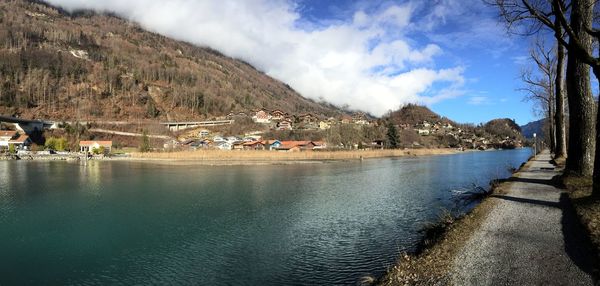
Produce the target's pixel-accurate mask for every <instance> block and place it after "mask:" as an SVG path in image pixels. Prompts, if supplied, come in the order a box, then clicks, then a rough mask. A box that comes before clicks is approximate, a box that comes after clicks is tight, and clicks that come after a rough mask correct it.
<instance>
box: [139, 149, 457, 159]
mask: <svg viewBox="0 0 600 286" xmlns="http://www.w3.org/2000/svg"><path fill="white" fill-rule="evenodd" d="M456 152H457V151H456V150H454V149H414V150H412V149H411V150H355V151H304V152H279V151H241V150H239V151H238V150H233V151H222V150H198V151H181V152H160V153H132V154H131V157H132V158H134V159H149V160H175V161H190V160H191V161H197V160H206V161H261V162H268V161H295V160H297V161H306V160H357V159H361V158H362V159H368V158H383V157H402V156H423V155H444V154H454V153H456Z"/></svg>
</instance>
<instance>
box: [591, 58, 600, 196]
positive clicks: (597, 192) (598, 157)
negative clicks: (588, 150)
mask: <svg viewBox="0 0 600 286" xmlns="http://www.w3.org/2000/svg"><path fill="white" fill-rule="evenodd" d="M592 70H593V71H594V75H595V76H596V79H600V66H594V67H593V68H592ZM598 128H600V112H596V137H595V139H596V142H598V140H600V138H599V136H600V130H598ZM594 158H595V159H594V176H593V182H594V187H593V191H592V195H594V196H600V148H597V149H596V154H595V156H594Z"/></svg>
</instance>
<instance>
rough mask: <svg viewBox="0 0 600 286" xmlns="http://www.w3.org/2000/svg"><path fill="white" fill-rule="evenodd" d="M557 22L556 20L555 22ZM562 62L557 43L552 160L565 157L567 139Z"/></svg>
mask: <svg viewBox="0 0 600 286" xmlns="http://www.w3.org/2000/svg"><path fill="white" fill-rule="evenodd" d="M557 21H558V20H557ZM558 27H559V28H558V31H557V37H562V29H561V28H560V24H559V25H558ZM564 62H565V49H564V48H563V46H562V45H561V44H560V43H558V47H557V49H556V79H555V80H554V87H555V88H556V91H555V92H554V102H555V103H556V110H555V111H554V125H555V126H556V128H555V131H556V146H554V147H555V148H554V150H553V151H554V158H562V157H565V156H566V155H567V138H566V136H565V135H566V134H565V133H566V129H565V97H564V85H563V78H564V74H565V71H564Z"/></svg>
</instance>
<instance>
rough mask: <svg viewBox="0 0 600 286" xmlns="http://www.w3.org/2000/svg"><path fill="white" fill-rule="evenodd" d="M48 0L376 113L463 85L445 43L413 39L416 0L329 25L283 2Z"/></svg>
mask: <svg viewBox="0 0 600 286" xmlns="http://www.w3.org/2000/svg"><path fill="white" fill-rule="evenodd" d="M47 2H48V3H50V4H53V5H57V6H60V7H62V8H65V9H67V10H71V11H73V10H79V9H91V10H96V11H103V12H112V13H115V14H117V15H119V16H121V17H124V18H126V19H129V20H132V21H135V22H137V23H139V24H140V25H141V26H142V27H144V28H146V29H148V30H151V31H154V32H157V33H160V34H163V35H166V36H169V37H172V38H175V39H178V40H184V41H187V42H190V43H194V44H197V45H201V46H208V47H211V48H213V49H216V50H218V51H220V52H222V53H224V54H226V55H228V56H231V57H235V58H239V59H242V60H244V61H247V62H249V63H251V64H252V65H254V66H256V67H257V68H259V69H260V70H262V71H264V72H265V73H267V74H268V75H270V76H272V77H275V78H277V79H279V80H282V81H284V82H286V83H288V84H289V85H290V86H292V87H293V88H294V89H296V90H297V91H299V92H300V93H301V94H302V95H304V96H306V97H309V98H313V99H315V100H326V101H328V102H331V103H334V104H336V105H339V106H343V105H346V106H348V107H350V108H351V109H360V110H365V111H368V112H371V113H372V114H374V115H382V114H383V113H385V112H386V111H388V110H390V109H396V108H397V107H398V106H399V105H401V104H404V103H409V102H420V103H427V104H432V103H435V102H438V101H440V100H443V99H446V98H452V97H456V96H459V95H461V94H462V93H463V91H462V88H463V85H464V82H465V79H464V75H463V73H464V67H463V66H449V67H443V68H438V67H436V64H435V61H436V58H437V57H439V56H440V55H442V54H443V50H442V48H441V47H440V46H438V45H436V44H433V43H427V42H426V41H423V40H422V39H421V40H420V41H417V40H415V39H413V38H412V36H413V35H414V33H411V31H413V32H414V30H415V26H417V25H418V23H415V22H414V21H412V17H413V16H414V14H415V13H416V12H415V11H416V9H417V7H416V5H415V4H412V3H410V2H408V3H405V4H395V5H387V6H385V7H382V8H379V9H368V10H367V9H364V10H363V9H360V8H359V9H357V10H356V11H353V16H352V17H350V18H349V19H346V20H345V21H330V22H329V23H325V24H323V23H307V22H306V21H302V15H301V14H300V12H299V11H298V6H297V5H295V4H294V3H292V2H289V1H284V0H281V1H280V0H245V1H229V0H226V1H223V0H203V1H194V0H171V1H162V0H129V1H122V0H47ZM435 12H436V13H440V11H435ZM430 16H431V17H438V18H439V17H443V16H444V15H435V14H432V15H430Z"/></svg>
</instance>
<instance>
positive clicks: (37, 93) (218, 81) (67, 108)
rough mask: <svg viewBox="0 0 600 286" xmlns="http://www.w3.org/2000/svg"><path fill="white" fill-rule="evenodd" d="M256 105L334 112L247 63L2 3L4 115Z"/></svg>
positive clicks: (35, 6) (225, 109)
mask: <svg viewBox="0 0 600 286" xmlns="http://www.w3.org/2000/svg"><path fill="white" fill-rule="evenodd" d="M257 108H268V109H281V110H283V111H285V112H290V113H304V112H311V113H313V114H317V115H324V116H333V115H336V114H338V113H340V111H339V110H338V109H337V108H335V107H333V106H330V105H327V104H322V103H317V102H314V101H311V100H308V99H306V98H303V97H302V96H301V95H299V94H298V93H297V92H295V91H294V90H292V89H291V88H290V87H289V86H287V85H285V84H284V83H282V82H279V81H277V80H275V79H273V78H271V77H269V76H267V75H265V74H264V73H261V72H260V71H257V70H256V69H255V68H253V67H252V66H250V65H249V64H246V63H244V62H242V61H239V60H235V59H232V58H229V57H226V56H223V55H221V54H219V53H218V52H216V51H213V50H211V49H208V48H200V47H195V46H193V45H190V44H187V43H183V42H179V41H175V40H171V39H169V38H166V37H163V36H160V35H157V34H155V33H151V32H147V31H144V30H143V29H141V28H140V27H139V26H137V25H136V24H133V23H130V22H127V21H125V20H122V19H119V18H117V17H113V16H110V15H98V14H95V13H91V12H80V13H76V14H68V13H66V12H64V11H60V10H58V9H55V8H53V7H50V6H48V5H46V4H43V3H36V2H31V1H24V0H10V1H1V2H0V114H4V115H17V116H21V117H28V118H33V117H35V118H49V119H71V120H73V119H80V120H90V119H105V120H188V119H210V118H213V117H217V116H222V115H225V114H227V113H229V112H231V111H234V112H236V111H246V112H247V111H248V110H252V109H257Z"/></svg>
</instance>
